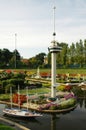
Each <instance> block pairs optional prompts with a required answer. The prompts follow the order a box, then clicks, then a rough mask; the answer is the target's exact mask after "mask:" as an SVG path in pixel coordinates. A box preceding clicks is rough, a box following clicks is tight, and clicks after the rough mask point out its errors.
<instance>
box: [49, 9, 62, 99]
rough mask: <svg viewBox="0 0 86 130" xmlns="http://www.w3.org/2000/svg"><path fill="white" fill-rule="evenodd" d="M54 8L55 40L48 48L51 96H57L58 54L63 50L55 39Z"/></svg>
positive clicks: (54, 34)
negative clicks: (49, 54)
mask: <svg viewBox="0 0 86 130" xmlns="http://www.w3.org/2000/svg"><path fill="white" fill-rule="evenodd" d="M53 9H54V33H53V38H54V40H53V41H52V42H51V46H50V47H49V48H48V49H49V52H50V53H51V66H52V67H51V97H52V98H54V97H56V54H57V53H58V52H60V51H61V47H59V46H58V45H57V42H56V41H55V36H56V33H55V9H56V7H54V8H53Z"/></svg>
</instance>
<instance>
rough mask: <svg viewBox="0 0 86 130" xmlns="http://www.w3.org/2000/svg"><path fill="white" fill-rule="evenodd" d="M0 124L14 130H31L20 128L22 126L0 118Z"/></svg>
mask: <svg viewBox="0 0 86 130" xmlns="http://www.w3.org/2000/svg"><path fill="white" fill-rule="evenodd" d="M0 122H1V123H2V124H6V125H9V126H11V127H14V128H15V129H16V130H31V129H29V128H26V127H24V126H22V125H20V124H18V123H16V122H13V121H10V120H8V119H5V118H3V117H0Z"/></svg>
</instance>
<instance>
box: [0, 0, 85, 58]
mask: <svg viewBox="0 0 86 130" xmlns="http://www.w3.org/2000/svg"><path fill="white" fill-rule="evenodd" d="M54 5H55V6H56V15H55V17H56V29H55V30H56V34H57V35H56V40H57V41H58V42H66V43H68V44H69V45H70V44H71V43H72V42H74V43H76V42H78V41H79V40H80V39H82V40H84V39H86V0H0V49H3V48H8V49H9V50H10V51H13V50H14V49H15V33H16V34H17V37H16V38H17V40H16V48H17V50H18V51H19V53H20V55H21V56H22V57H24V58H30V57H33V56H35V55H36V54H38V53H40V52H45V53H48V49H47V48H48V47H49V46H50V44H51V41H52V40H53V36H52V33H53V7H54Z"/></svg>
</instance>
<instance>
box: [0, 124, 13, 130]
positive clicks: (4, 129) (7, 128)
mask: <svg viewBox="0 0 86 130" xmlns="http://www.w3.org/2000/svg"><path fill="white" fill-rule="evenodd" d="M0 130H15V129H13V128H11V127H10V126H7V125H3V124H0Z"/></svg>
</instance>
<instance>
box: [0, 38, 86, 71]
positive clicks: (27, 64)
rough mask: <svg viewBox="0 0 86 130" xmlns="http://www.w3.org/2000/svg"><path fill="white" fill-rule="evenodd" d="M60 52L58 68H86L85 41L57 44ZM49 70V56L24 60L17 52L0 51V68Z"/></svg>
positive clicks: (42, 54)
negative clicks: (60, 48)
mask: <svg viewBox="0 0 86 130" xmlns="http://www.w3.org/2000/svg"><path fill="white" fill-rule="evenodd" d="M57 44H58V45H59V46H61V47H62V51H61V52H60V53H57V67H58V68H86V39H85V40H84V41H82V40H80V41H79V42H76V43H72V44H71V45H70V46H69V45H68V44H67V43H64V42H61V43H57ZM37 67H40V68H50V67H51V54H50V53H48V54H45V53H42V52H41V53H39V54H38V55H36V56H34V57H32V58H29V59H24V58H23V57H21V55H20V53H19V52H18V50H14V51H13V52H10V51H9V50H8V49H5V48H4V49H0V68H3V69H5V68H29V69H30V68H31V69H33V68H34V69H35V68H37Z"/></svg>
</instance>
